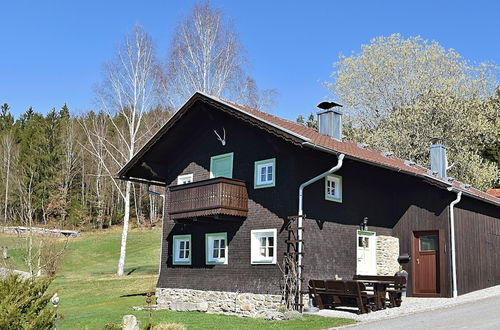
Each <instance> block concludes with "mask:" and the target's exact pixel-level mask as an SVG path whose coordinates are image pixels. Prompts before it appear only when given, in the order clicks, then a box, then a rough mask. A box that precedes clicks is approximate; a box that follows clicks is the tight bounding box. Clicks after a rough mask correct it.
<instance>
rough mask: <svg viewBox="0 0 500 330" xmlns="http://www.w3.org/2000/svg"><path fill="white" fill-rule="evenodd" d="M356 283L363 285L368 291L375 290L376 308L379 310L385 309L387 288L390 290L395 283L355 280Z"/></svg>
mask: <svg viewBox="0 0 500 330" xmlns="http://www.w3.org/2000/svg"><path fill="white" fill-rule="evenodd" d="M353 281H354V282H359V283H363V284H364V285H365V287H366V289H367V291H371V290H370V288H372V289H373V295H374V296H375V307H376V309H377V310H380V309H385V305H386V296H387V288H389V287H390V286H391V285H392V284H394V282H393V281H389V280H353Z"/></svg>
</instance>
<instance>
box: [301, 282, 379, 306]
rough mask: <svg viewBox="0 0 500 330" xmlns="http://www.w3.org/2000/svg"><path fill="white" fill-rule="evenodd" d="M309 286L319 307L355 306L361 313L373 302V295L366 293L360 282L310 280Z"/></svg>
mask: <svg viewBox="0 0 500 330" xmlns="http://www.w3.org/2000/svg"><path fill="white" fill-rule="evenodd" d="M309 287H310V290H311V292H312V295H313V297H314V300H315V302H316V305H317V306H318V308H320V309H326V308H336V307H338V306H348V307H357V308H358V314H363V313H368V312H370V311H371V310H372V306H373V305H374V303H375V296H374V295H371V294H368V293H366V292H365V289H366V288H365V286H364V284H363V283H360V282H355V281H336V280H310V281H309Z"/></svg>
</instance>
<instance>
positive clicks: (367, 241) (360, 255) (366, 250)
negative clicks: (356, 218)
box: [356, 230, 377, 275]
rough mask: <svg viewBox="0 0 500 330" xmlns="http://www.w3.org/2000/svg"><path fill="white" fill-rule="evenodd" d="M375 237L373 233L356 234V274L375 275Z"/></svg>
mask: <svg viewBox="0 0 500 330" xmlns="http://www.w3.org/2000/svg"><path fill="white" fill-rule="evenodd" d="M376 252H377V235H376V233H375V232H373V231H367V230H358V231H357V232H356V258H357V264H356V274H358V275H377V255H376Z"/></svg>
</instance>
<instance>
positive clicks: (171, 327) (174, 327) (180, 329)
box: [152, 323, 186, 330]
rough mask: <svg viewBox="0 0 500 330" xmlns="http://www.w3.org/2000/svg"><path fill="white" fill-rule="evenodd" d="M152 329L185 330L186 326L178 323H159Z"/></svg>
mask: <svg viewBox="0 0 500 330" xmlns="http://www.w3.org/2000/svg"><path fill="white" fill-rule="evenodd" d="M152 330H186V327H185V326H184V325H182V324H179V323H160V324H157V325H155V326H153V328H152Z"/></svg>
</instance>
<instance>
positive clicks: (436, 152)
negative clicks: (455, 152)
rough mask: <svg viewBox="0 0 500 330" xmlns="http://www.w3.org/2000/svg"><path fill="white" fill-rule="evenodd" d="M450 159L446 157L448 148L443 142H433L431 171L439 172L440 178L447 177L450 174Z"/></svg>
mask: <svg viewBox="0 0 500 330" xmlns="http://www.w3.org/2000/svg"><path fill="white" fill-rule="evenodd" d="M447 169H448V161H447V159H446V148H445V146H444V145H442V144H431V171H433V172H437V175H438V176H439V177H440V178H443V179H446V178H447V177H448V176H447V174H446V170H447Z"/></svg>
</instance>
